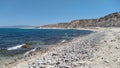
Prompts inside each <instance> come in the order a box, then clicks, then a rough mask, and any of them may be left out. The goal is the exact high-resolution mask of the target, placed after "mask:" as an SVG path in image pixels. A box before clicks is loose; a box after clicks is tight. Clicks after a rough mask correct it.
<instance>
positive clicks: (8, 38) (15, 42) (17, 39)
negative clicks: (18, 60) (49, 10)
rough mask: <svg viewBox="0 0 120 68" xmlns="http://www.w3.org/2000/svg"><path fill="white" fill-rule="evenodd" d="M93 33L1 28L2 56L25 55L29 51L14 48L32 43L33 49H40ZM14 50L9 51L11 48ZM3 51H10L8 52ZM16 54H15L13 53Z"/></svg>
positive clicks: (85, 31)
mask: <svg viewBox="0 0 120 68" xmlns="http://www.w3.org/2000/svg"><path fill="white" fill-rule="evenodd" d="M90 33H92V31H89V30H74V29H18V28H0V55H3V54H4V55H8V54H10V53H11V52H13V51H14V52H15V54H19V53H21V52H22V53H23V52H26V51H28V50H29V49H22V48H18V49H15V48H14V47H16V46H20V45H22V44H25V43H26V42H29V43H31V47H32V48H35V47H40V46H44V45H52V44H56V43H58V42H62V41H63V40H64V41H65V40H66V41H68V40H71V39H73V38H74V37H77V36H83V35H87V34H90ZM11 47H12V48H13V49H14V50H12V49H9V48H11ZM1 49H8V51H7V52H3V51H1ZM12 54H14V53H12Z"/></svg>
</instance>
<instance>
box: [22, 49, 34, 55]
mask: <svg viewBox="0 0 120 68" xmlns="http://www.w3.org/2000/svg"><path fill="white" fill-rule="evenodd" d="M35 50H36V48H34V49H32V50H30V51H27V52H26V53H25V54H24V56H25V55H28V54H29V53H30V52H34V51H35Z"/></svg>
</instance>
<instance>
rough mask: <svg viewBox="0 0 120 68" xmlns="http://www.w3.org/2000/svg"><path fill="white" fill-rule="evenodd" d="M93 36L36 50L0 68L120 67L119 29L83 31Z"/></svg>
mask: <svg viewBox="0 0 120 68" xmlns="http://www.w3.org/2000/svg"><path fill="white" fill-rule="evenodd" d="M83 30H91V31H94V32H93V33H91V34H89V35H86V36H83V37H77V38H74V39H73V40H71V41H69V42H65V43H62V44H58V45H57V46H55V45H54V46H52V47H50V48H48V49H47V50H46V51H44V52H42V53H41V52H39V51H37V52H36V53H34V55H33V56H31V57H29V59H27V58H25V59H22V60H19V61H17V62H16V63H14V64H11V65H7V66H4V68H120V52H119V51H120V28H89V29H88V28H84V29H83Z"/></svg>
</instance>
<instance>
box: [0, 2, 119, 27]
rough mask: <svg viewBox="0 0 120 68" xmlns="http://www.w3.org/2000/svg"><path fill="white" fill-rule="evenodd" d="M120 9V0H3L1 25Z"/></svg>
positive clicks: (44, 21)
mask: <svg viewBox="0 0 120 68" xmlns="http://www.w3.org/2000/svg"><path fill="white" fill-rule="evenodd" d="M118 11H120V0H0V26H8V25H44V24H53V23H58V22H69V21H71V20H75V19H88V18H98V17H101V16H105V15H107V14H109V13H114V12H118Z"/></svg>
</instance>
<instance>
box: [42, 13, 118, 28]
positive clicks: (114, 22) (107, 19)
mask: <svg viewBox="0 0 120 68" xmlns="http://www.w3.org/2000/svg"><path fill="white" fill-rule="evenodd" d="M79 27H120V12H116V13H112V14H109V15H107V16H104V17H101V18H98V19H82V20H73V21H71V22H68V23H58V24H52V25H44V26H41V28H79Z"/></svg>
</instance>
